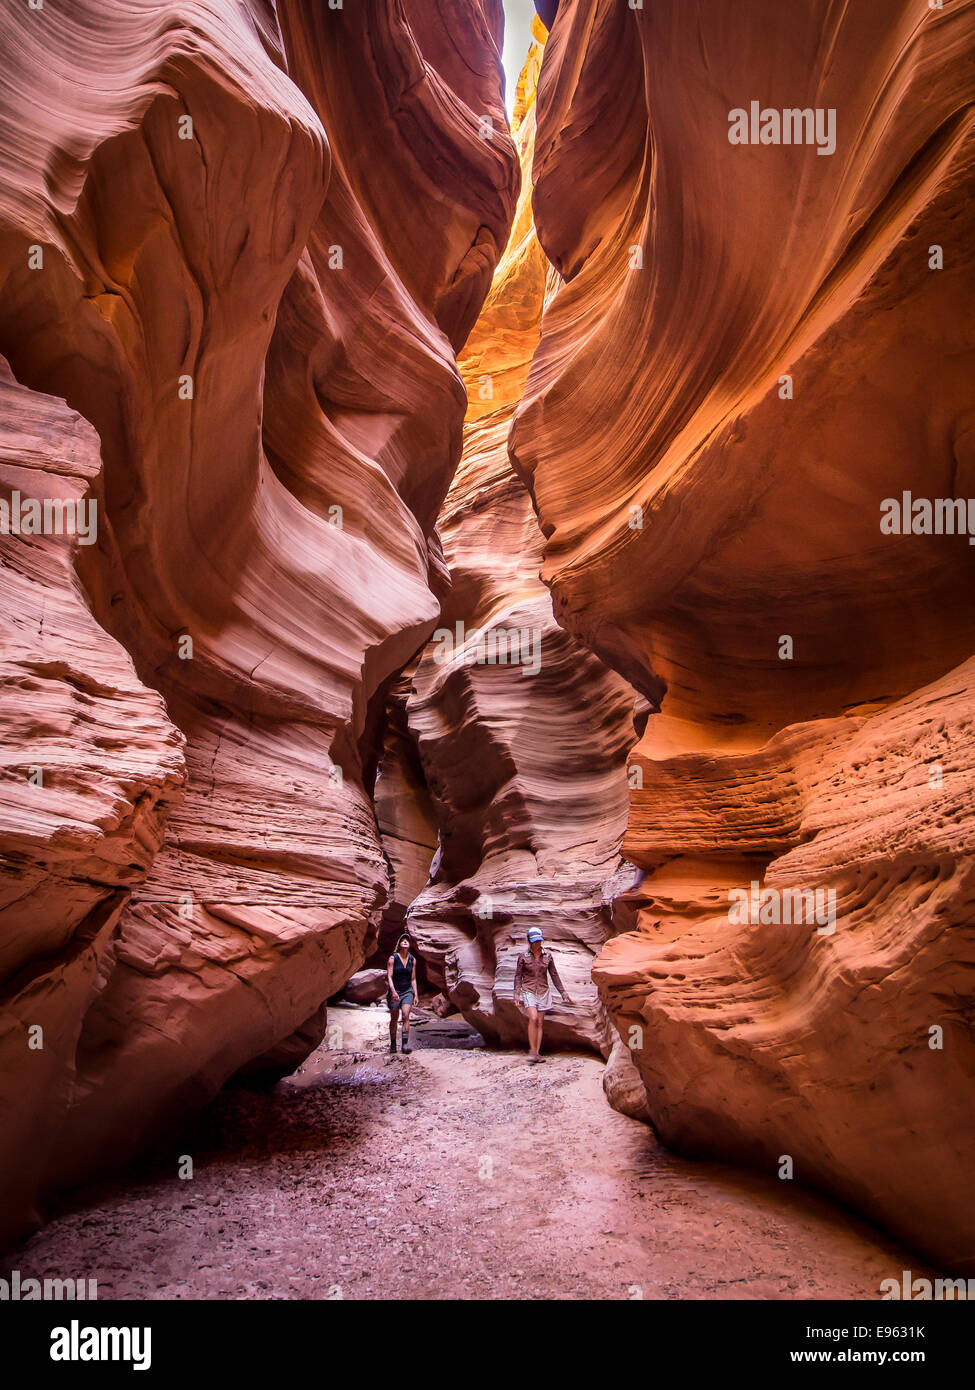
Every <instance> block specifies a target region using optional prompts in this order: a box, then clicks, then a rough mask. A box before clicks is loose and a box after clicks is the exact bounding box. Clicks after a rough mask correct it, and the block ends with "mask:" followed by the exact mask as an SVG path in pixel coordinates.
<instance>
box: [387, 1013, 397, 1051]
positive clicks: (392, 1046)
mask: <svg viewBox="0 0 975 1390" xmlns="http://www.w3.org/2000/svg"><path fill="white" fill-rule="evenodd" d="M398 1018H399V1009H390V1011H389V1050H390V1052H395V1051H396V1020H397V1019H398Z"/></svg>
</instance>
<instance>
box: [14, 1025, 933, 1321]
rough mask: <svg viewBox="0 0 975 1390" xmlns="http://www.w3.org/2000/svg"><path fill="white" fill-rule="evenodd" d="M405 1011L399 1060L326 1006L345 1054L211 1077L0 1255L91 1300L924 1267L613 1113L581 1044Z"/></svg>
mask: <svg viewBox="0 0 975 1390" xmlns="http://www.w3.org/2000/svg"><path fill="white" fill-rule="evenodd" d="M423 1017H424V1021H423V1022H422V1023H420V1025H419V1026H418V1027H417V1028H415V1029H414V1041H415V1050H414V1051H413V1052H412V1053H411V1054H410V1055H409V1056H406V1057H404V1056H401V1055H397V1056H395V1057H393V1056H390V1055H389V1054H388V1052H387V1051H386V1048H387V1047H388V1035H387V1014H386V1011H385V1009H384V1008H380V1007H376V1008H352V1007H350V1008H340V1009H334V1010H330V1011H329V1020H330V1024H333V1025H334V1023H338V1024H339V1025H340V1026H341V1028H342V1031H343V1036H342V1042H343V1046H344V1050H342V1051H339V1052H336V1051H328V1050H326V1049H325V1048H322V1049H320V1050H319V1051H318V1052H317V1053H315V1054H314V1055H313V1056H312V1057H311V1058H309V1060H308V1061H307V1062H306V1064H305V1066H304V1067H303V1068H302V1070H301V1071H300V1072H299V1073H298V1074H296V1075H295V1076H293V1077H289V1078H288V1079H287V1080H286V1081H283V1082H280V1083H279V1084H278V1085H277V1086H276V1087H275V1088H274V1089H273V1090H272V1091H265V1092H260V1091H254V1090H247V1089H243V1088H233V1089H230V1090H227V1091H225V1092H224V1093H223V1094H222V1095H221V1096H220V1097H218V1099H217V1100H216V1101H215V1102H214V1104H213V1105H212V1106H211V1107H210V1108H209V1109H208V1110H207V1112H206V1113H205V1114H204V1116H203V1117H202V1118H201V1120H200V1122H199V1123H198V1125H197V1127H196V1129H195V1130H194V1131H193V1132H192V1134H190V1135H188V1136H184V1138H183V1140H182V1142H181V1143H179V1144H178V1145H175V1146H173V1147H172V1149H171V1150H169V1151H166V1152H164V1153H161V1154H157V1155H156V1156H154V1158H153V1159H152V1160H151V1161H150V1162H148V1163H146V1164H144V1165H143V1166H142V1167H141V1168H140V1169H139V1170H137V1171H135V1172H134V1173H132V1174H130V1175H129V1176H128V1178H126V1179H122V1180H119V1181H115V1182H112V1183H110V1184H103V1185H101V1186H100V1187H99V1188H97V1189H95V1188H89V1189H87V1190H85V1191H84V1192H80V1193H77V1194H75V1196H74V1198H73V1199H72V1201H71V1203H70V1205H65V1206H64V1207H63V1208H62V1210H61V1212H60V1214H59V1215H57V1216H56V1218H55V1219H54V1220H53V1221H52V1222H51V1223H50V1224H49V1225H48V1226H46V1227H45V1228H44V1229H43V1230H42V1231H40V1232H39V1233H38V1234H37V1235H36V1236H35V1237H34V1238H33V1239H32V1240H31V1241H30V1242H29V1243H28V1244H27V1245H26V1246H25V1247H23V1248H22V1249H21V1250H20V1251H18V1252H16V1253H15V1254H14V1255H12V1256H10V1257H8V1258H7V1259H6V1260H5V1261H4V1262H3V1272H4V1273H6V1272H7V1271H9V1270H11V1269H14V1268H17V1269H19V1270H20V1271H21V1276H22V1277H27V1276H28V1275H34V1276H38V1277H43V1276H44V1275H45V1274H47V1275H49V1276H50V1275H60V1276H62V1277H68V1276H69V1275H70V1276H73V1277H87V1278H92V1277H93V1278H96V1279H97V1281H98V1294H99V1297H100V1298H103V1299H108V1298H122V1299H189V1298H204V1299H206V1298H211V1299H247V1298H257V1299H260V1298H291V1299H307V1298H311V1299H315V1298H329V1297H331V1298H338V1297H343V1298H367V1299H430V1298H432V1299H440V1298H470V1299H505V1298H555V1299H627V1298H635V1297H641V1296H642V1297H643V1298H651V1299H661V1298H663V1299H671V1298H699V1299H712V1298H752V1299H769V1298H780V1299H781V1298H785V1299H806V1298H813V1299H819V1298H863V1299H876V1298H877V1297H878V1296H879V1285H880V1281H881V1279H883V1278H885V1277H887V1276H889V1275H891V1274H893V1275H895V1276H896V1277H899V1273H900V1271H901V1270H902V1269H904V1268H913V1269H914V1270H915V1271H917V1270H918V1269H919V1268H920V1264H919V1261H918V1260H917V1258H916V1257H912V1256H908V1255H906V1254H905V1253H904V1252H903V1251H902V1250H900V1249H899V1248H898V1247H897V1246H896V1245H894V1244H893V1243H891V1242H888V1241H886V1240H885V1239H884V1238H883V1236H882V1235H880V1234H879V1233H878V1232H876V1231H874V1230H872V1229H871V1228H870V1227H868V1226H865V1225H863V1224H862V1223H860V1222H859V1221H857V1220H856V1219H855V1218H854V1217H853V1216H851V1215H850V1214H849V1213H847V1212H844V1211H842V1210H840V1209H839V1208H837V1207H834V1206H832V1205H831V1204H830V1203H828V1202H826V1201H824V1200H822V1199H820V1198H818V1197H815V1196H813V1195H810V1194H809V1193H807V1192H804V1191H802V1190H801V1189H799V1188H796V1187H793V1186H791V1185H788V1184H786V1183H782V1182H779V1181H777V1180H776V1179H774V1178H769V1179H766V1178H763V1177H761V1176H757V1175H752V1174H743V1173H741V1172H739V1171H737V1170H731V1169H725V1168H722V1167H719V1166H716V1165H714V1164H705V1163H692V1162H687V1161H684V1160H681V1159H678V1158H675V1157H674V1156H673V1155H671V1154H669V1153H668V1152H667V1150H665V1149H664V1148H662V1147H661V1146H660V1144H659V1143H657V1141H656V1140H655V1139H654V1137H653V1135H652V1133H651V1132H650V1131H649V1130H648V1129H647V1128H646V1127H645V1126H644V1125H642V1124H640V1123H638V1122H637V1121H635V1120H630V1119H627V1118H626V1117H624V1116H622V1115H618V1114H617V1113H616V1112H615V1111H613V1110H611V1109H610V1108H609V1106H608V1104H607V1102H606V1100H605V1099H604V1097H603V1093H602V1085H601V1072H602V1066H601V1063H600V1062H599V1061H598V1060H597V1059H596V1058H593V1057H587V1056H581V1055H579V1056H574V1055H549V1056H548V1058H547V1060H546V1062H545V1063H544V1065H542V1066H536V1067H530V1066H528V1065H527V1063H526V1061H525V1054H524V1053H515V1052H493V1051H487V1050H486V1049H485V1048H483V1047H482V1046H478V1045H477V1044H478V1043H479V1039H477V1038H476V1035H471V1034H469V1032H468V1031H467V1030H466V1029H465V1028H464V1026H463V1025H462V1024H458V1023H456V1022H454V1023H450V1022H448V1023H441V1022H439V1021H438V1020H436V1019H435V1018H433V1017H432V1016H430V1015H424V1016H423ZM187 1153H188V1154H191V1155H192V1157H193V1165H194V1174H193V1177H192V1178H191V1179H181V1178H179V1177H178V1176H177V1171H178V1161H179V1156H180V1155H182V1154H187Z"/></svg>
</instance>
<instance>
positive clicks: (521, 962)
mask: <svg viewBox="0 0 975 1390" xmlns="http://www.w3.org/2000/svg"><path fill="white" fill-rule="evenodd" d="M524 969H525V958H524V956H523V955H522V954H521V952H520V951H519V952H518V964H517V965H516V966H515V989H514V996H515V1003H517V1002H518V1000H519V998H520V997H521V977H522V974H523V972H524Z"/></svg>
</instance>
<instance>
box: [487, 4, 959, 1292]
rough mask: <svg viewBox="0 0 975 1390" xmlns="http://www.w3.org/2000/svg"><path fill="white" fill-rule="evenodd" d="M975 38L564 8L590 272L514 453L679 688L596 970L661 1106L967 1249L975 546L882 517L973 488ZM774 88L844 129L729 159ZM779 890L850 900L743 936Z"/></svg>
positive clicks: (654, 723)
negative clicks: (823, 913)
mask: <svg viewBox="0 0 975 1390" xmlns="http://www.w3.org/2000/svg"><path fill="white" fill-rule="evenodd" d="M973 33H975V6H973V5H972V4H971V3H966V0H960V3H957V4H952V5H947V6H945V7H944V8H943V9H942V10H940V11H939V10H932V9H931V8H930V7H929V6H927V5H921V4H917V3H915V0H892V2H891V0H882V3H881V0H876V3H874V2H873V0H864V3H862V4H857V5H853V6H840V7H837V6H834V5H831V4H829V3H827V0H810V3H808V4H803V5H801V6H783V5H780V4H778V3H775V0H754V3H751V4H748V5H746V6H741V5H739V6H734V7H731V6H720V5H713V4H710V3H705V2H704V0H660V2H659V3H654V4H653V5H649V4H648V5H647V6H645V7H644V8H643V9H642V10H640V11H637V10H633V9H632V8H629V7H627V6H626V5H621V4H618V3H616V0H561V3H560V4H559V6H558V15H557V18H555V20H554V26H553V29H552V33H551V36H550V39H549V43H548V47H547V50H546V57H545V63H544V66H543V69H542V73H541V77H540V82H539V90H538V102H537V110H538V133H537V144H536V154H535V162H534V178H535V220H536V225H537V229H538V235H539V238H540V240H541V243H542V245H543V246H544V248H545V250H546V252H547V253H548V255H549V256H550V258H551V259H552V261H553V263H554V264H555V266H556V267H557V268H558V269H559V271H560V272H561V274H562V275H563V276H564V277H565V279H566V281H567V283H566V284H565V285H564V287H563V288H561V289H560V290H559V292H558V294H557V295H556V296H555V297H554V299H553V300H552V302H551V303H550V305H549V306H548V308H547V311H546V314H545V316H544V319H543V322H542V329H541V339H540V344H539V347H538V350H537V352H536V354H535V358H534V361H533V364H532V369H531V374H530V377H529V380H528V383H527V386H526V389H525V394H524V399H523V402H522V404H521V406H520V407H519V410H518V415H517V418H516V421H515V425H514V428H513V431H512V439H511V448H512V456H513V459H514V461H515V462H516V465H517V466H518V468H519V470H520V472H521V474H522V476H523V477H524V478H525V480H526V482H527V483H528V485H529V486H530V487H531V490H532V494H533V497H534V500H535V503H536V506H537V509H538V514H539V518H540V522H541V525H542V528H543V530H544V531H545V534H546V538H547V540H546V549H545V560H544V566H543V571H542V572H543V576H544V578H545V580H546V582H547V583H548V584H549V585H550V586H551V589H552V594H553V600H554V606H555V612H556V614H557V616H558V618H559V621H560V622H561V623H562V624H563V625H564V626H565V627H566V629H567V630H568V631H570V632H571V633H573V634H575V635H576V636H577V637H579V638H580V639H581V640H583V641H584V642H585V643H586V644H587V645H588V646H590V647H591V648H592V649H593V650H594V651H595V652H597V653H598V654H599V655H600V656H601V657H602V658H603V659H604V660H606V661H607V662H608V663H609V664H610V665H612V666H614V667H615V669H617V670H618V671H619V672H621V673H622V674H624V675H626V676H627V677H628V678H629V679H630V680H632V681H633V683H634V684H635V685H636V686H637V687H638V688H639V689H640V690H641V691H642V692H643V693H644V694H645V695H646V696H647V697H648V699H649V700H650V701H651V702H652V703H653V704H654V705H655V706H658V707H659V708H660V710H661V712H660V713H658V714H655V715H654V717H653V718H651V720H650V726H649V728H648V731H647V733H646V736H645V738H644V740H643V742H642V745H641V750H640V756H639V757H637V758H636V759H634V762H633V767H634V769H636V770H637V771H636V772H635V775H634V777H633V779H632V780H633V781H634V782H636V783H638V782H639V781H640V779H641V778H642V788H641V787H640V786H638V785H637V786H636V787H635V789H634V791H633V792H632V808H631V817H630V826H629V831H628V835H627V838H626V841H625V843H624V853H625V854H626V855H627V857H628V858H630V859H632V860H634V861H635V862H637V863H638V864H639V865H640V866H641V870H642V873H643V881H642V883H641V884H640V885H639V886H638V887H636V888H635V889H634V890H633V891H632V892H630V893H629V894H627V895H624V897H623V898H622V900H621V901H620V902H619V903H618V904H617V925H619V926H622V927H629V928H631V930H627V931H625V932H624V934H623V935H621V936H619V937H617V938H615V939H614V940H613V941H612V942H610V944H609V945H608V946H607V947H606V948H605V950H604V952H603V954H602V956H601V957H600V960H599V962H598V963H597V966H596V970H595V978H596V980H597V982H598V983H599V986H600V990H601V993H602V996H603V998H604V1000H605V1001H606V1003H607V1005H608V1007H609V1009H610V1012H611V1013H612V1015H613V1017H614V1019H615V1021H616V1022H617V1023H618V1024H619V1026H620V1028H621V1031H622V1034H623V1036H624V1038H626V1039H627V1040H630V1041H631V1045H632V1050H633V1057H634V1061H635V1062H636V1064H637V1065H638V1067H639V1068H640V1070H641V1072H642V1075H643V1078H644V1082H645V1084H646V1088H647V1093H648V1098H649V1104H650V1109H651V1113H652V1116H653V1120H654V1123H655V1124H656V1125H657V1126H658V1127H659V1129H660V1131H661V1133H662V1134H663V1136H664V1137H665V1138H666V1139H667V1141H668V1142H669V1143H671V1144H673V1145H674V1146H675V1147H677V1148H679V1149H682V1150H684V1151H687V1152H691V1153H696V1154H712V1155H716V1156H720V1157H722V1158H727V1157H735V1158H739V1159H742V1160H745V1161H749V1162H754V1163H757V1164H759V1165H760V1166H762V1167H763V1168H765V1169H766V1171H769V1172H773V1173H778V1172H779V1171H780V1167H781V1164H782V1160H783V1159H784V1158H786V1157H788V1158H789V1159H791V1162H792V1165H793V1168H794V1174H795V1177H796V1178H797V1179H798V1180H801V1181H807V1182H811V1183H814V1184H818V1185H820V1186H823V1187H825V1188H827V1189H829V1190H830V1191H832V1192H833V1193H835V1194H836V1195H838V1196H840V1197H841V1198H843V1199H844V1200H846V1201H848V1202H850V1203H851V1204H853V1205H855V1206H857V1207H859V1208H860V1209H861V1210H864V1211H866V1212H868V1213H869V1214H870V1215H871V1216H873V1217H874V1218H875V1219H876V1220H878V1221H880V1222H882V1223H883V1224H884V1225H885V1226H887V1227H888V1228H890V1229H891V1230H893V1231H894V1232H896V1233H897V1234H898V1235H900V1236H902V1237H903V1238H904V1239H905V1240H907V1241H909V1242H910V1243H911V1244H913V1245H914V1246H915V1248H918V1249H920V1250H923V1251H925V1252H927V1253H928V1254H929V1255H930V1256H931V1258H933V1259H935V1260H938V1261H941V1262H943V1263H945V1264H949V1265H951V1266H952V1267H955V1268H969V1269H970V1268H971V1267H972V1265H971V1261H972V1251H973V1249H975V1226H973V1224H972V1221H973V1214H972V1205H971V1201H970V1198H969V1193H968V1179H967V1177H966V1172H967V1171H970V1169H971V1164H972V1159H973V1156H975V1127H973V1126H975V1120H973V1113H975V1112H973V1110H972V1106H971V1096H972V1085H973V1071H975V1066H973V1060H975V1059H973V1056H972V1045H971V1000H972V971H973V962H975V949H973V947H975V943H973V939H972V926H971V922H972V915H971V909H972V886H971V885H972V870H973V863H975V861H973V854H972V844H973V822H972V811H971V800H970V791H969V786H970V784H969V766H970V762H971V756H972V738H973V733H972V711H973V708H975V702H973V698H972V688H971V666H970V664H968V663H967V658H968V657H969V655H970V653H971V651H972V649H973V639H975V586H973V582H972V581H973V577H975V569H973V566H975V550H973V549H972V547H971V546H970V545H969V544H968V539H967V535H950V534H925V533H924V523H923V519H922V521H921V523H920V525H919V526H918V527H917V528H916V529H915V532H913V533H912V532H911V528H910V526H908V527H907V528H906V533H902V534H888V533H887V532H885V530H883V529H882V527H881V520H882V517H883V515H884V509H883V504H884V502H885V499H896V500H897V502H898V503H900V502H901V501H902V495H903V493H904V492H905V491H907V492H910V493H911V494H913V497H914V498H915V499H916V498H922V499H949V500H950V499H954V498H962V499H967V498H969V497H973V496H975V485H973V484H975V475H973V462H975V455H973V452H972V441H973V438H975V436H973V432H972V424H973V419H975V415H973V400H972V391H971V382H972V380H973V379H975V374H973V353H972V344H971V331H970V323H971V310H972V302H971V286H972V283H973V276H972V270H973V265H972V261H973V256H975V249H973V248H975V242H973V239H972V237H971V234H970V222H971V205H972V191H973V178H972V169H973V155H975V142H973V138H972V129H973V118H972V97H973V88H975V73H973V64H972V60H971V53H972V41H973ZM756 99H757V101H758V103H759V107H760V109H766V108H768V109H775V110H778V111H780V112H781V111H784V110H786V109H790V110H791V109H793V108H796V109H799V110H802V109H806V108H809V109H810V111H813V110H815V109H818V110H820V111H821V112H822V113H823V114H822V132H823V136H824V139H823V140H822V141H821V142H819V143H813V144H802V145H797V144H791V145H786V144H784V143H773V142H772V141H771V139H770V140H769V142H768V143H761V142H760V143H747V144H733V143H732V142H731V140H730V139H729V134H730V132H731V130H732V119H731V113H733V112H734V111H735V110H736V109H739V108H743V109H744V111H745V113H746V114H747V115H749V118H750V109H751V102H752V101H753V100H756ZM830 112H832V113H833V118H834V119H835V128H834V135H835V147H834V148H833V150H832V151H830V150H829V148H828V146H829V143H830V138H829V130H830V125H829V123H830V116H829V113H830ZM766 130H767V132H768V133H769V135H770V136H771V134H773V133H774V124H773V123H771V122H770V123H769V124H768V125H767V126H766ZM821 151H822V152H821ZM910 506H911V504H910V502H908V509H910ZM972 508H973V512H975V502H973V503H972ZM922 518H923V508H922ZM973 520H975V517H973ZM888 529H889V528H888ZM932 529H933V528H932ZM752 883H755V884H756V893H761V891H762V889H767V890H769V894H770V896H769V898H768V899H767V901H768V903H770V904H773V905H774V904H775V903H778V904H779V906H780V907H781V904H782V903H783V902H784V901H785V897H784V895H785V894H786V892H787V891H788V890H805V891H806V892H808V893H813V894H814V893H815V892H817V891H818V892H820V893H821V894H823V895H824V897H823V899H822V901H823V902H824V904H825V903H828V902H829V901H830V900H829V898H828V897H827V896H825V895H828V894H829V893H830V892H832V893H833V894H835V914H834V919H833V920H832V922H830V923H829V924H828V925H830V926H832V928H833V930H831V931H828V932H827V931H823V932H820V931H819V930H818V929H817V926H816V925H810V924H809V923H808V921H807V922H804V923H803V925H801V926H796V925H792V924H786V923H784V922H783V923H782V924H779V925H776V924H775V923H774V922H772V921H769V920H768V917H769V916H771V915H773V913H772V912H771V910H770V911H769V913H767V915H766V919H765V920H763V919H762V917H761V911H762V910H764V909H762V908H760V909H759V911H758V912H757V914H755V915H756V920H755V922H754V924H750V923H749V921H747V920H746V921H744V922H738V921H733V920H731V917H732V913H733V908H734V905H736V904H737V902H738V901H739V899H738V897H737V895H736V892H735V890H744V892H745V893H746V894H747V895H749V897H750V894H751V884H752ZM763 901H764V900H763ZM803 901H805V900H803ZM631 1029H633V1030H634V1031H633V1032H631V1031H630V1030H631Z"/></svg>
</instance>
